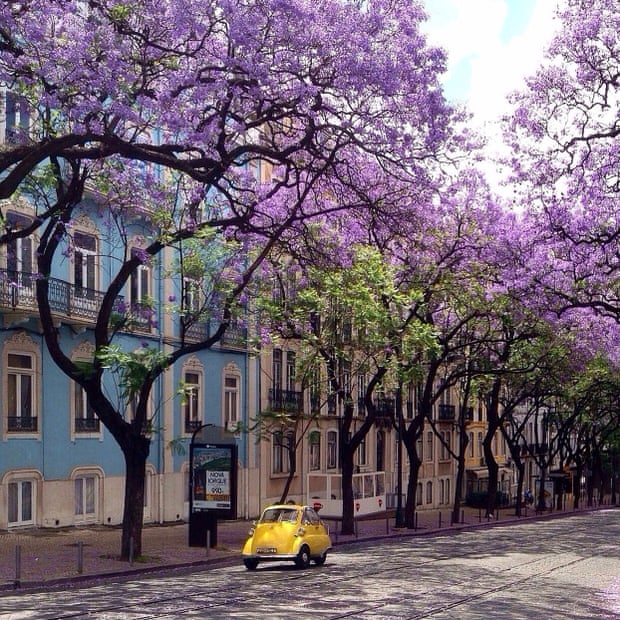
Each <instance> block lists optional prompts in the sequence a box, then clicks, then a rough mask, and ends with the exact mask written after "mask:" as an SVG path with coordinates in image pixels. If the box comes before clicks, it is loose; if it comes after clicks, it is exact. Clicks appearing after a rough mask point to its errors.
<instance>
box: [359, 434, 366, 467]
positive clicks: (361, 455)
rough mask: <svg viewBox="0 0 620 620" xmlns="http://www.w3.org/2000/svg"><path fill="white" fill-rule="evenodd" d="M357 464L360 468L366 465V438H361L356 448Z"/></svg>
mask: <svg viewBox="0 0 620 620" xmlns="http://www.w3.org/2000/svg"><path fill="white" fill-rule="evenodd" d="M357 464H358V465H360V466H364V465H366V436H364V437H363V438H362V441H360V445H359V447H358V448H357Z"/></svg>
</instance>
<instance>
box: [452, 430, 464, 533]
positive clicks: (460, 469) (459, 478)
mask: <svg viewBox="0 0 620 620" xmlns="http://www.w3.org/2000/svg"><path fill="white" fill-rule="evenodd" d="M461 434H462V435H463V434H464V433H461ZM466 446H467V440H466V441H465V443H464V445H463V444H462V446H461V447H462V451H461V452H460V453H459V458H458V459H457V466H456V481H455V483H454V484H455V489H454V505H453V506H452V517H451V519H450V523H452V524H453V525H454V524H455V523H459V521H460V517H461V515H460V512H461V502H462V500H463V480H464V479H465V448H466Z"/></svg>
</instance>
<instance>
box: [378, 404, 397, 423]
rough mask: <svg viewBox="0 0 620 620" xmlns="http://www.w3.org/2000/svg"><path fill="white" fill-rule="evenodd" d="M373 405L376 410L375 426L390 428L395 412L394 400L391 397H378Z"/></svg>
mask: <svg viewBox="0 0 620 620" xmlns="http://www.w3.org/2000/svg"><path fill="white" fill-rule="evenodd" d="M374 405H375V411H376V412H377V418H376V421H375V422H376V424H377V426H378V427H379V428H392V422H393V421H394V414H395V412H396V401H395V400H394V399H393V398H378V399H377V400H376V401H375V402H374Z"/></svg>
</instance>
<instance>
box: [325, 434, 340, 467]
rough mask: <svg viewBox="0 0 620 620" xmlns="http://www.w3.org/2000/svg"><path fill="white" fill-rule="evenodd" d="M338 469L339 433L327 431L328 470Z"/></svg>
mask: <svg viewBox="0 0 620 620" xmlns="http://www.w3.org/2000/svg"><path fill="white" fill-rule="evenodd" d="M337 468H338V431H334V430H328V431H327V469H337Z"/></svg>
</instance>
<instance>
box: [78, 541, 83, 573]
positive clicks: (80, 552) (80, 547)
mask: <svg viewBox="0 0 620 620" xmlns="http://www.w3.org/2000/svg"><path fill="white" fill-rule="evenodd" d="M83 571H84V545H83V543H82V541H81V540H80V541H79V542H78V544H77V572H78V575H81V574H82V572H83Z"/></svg>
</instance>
